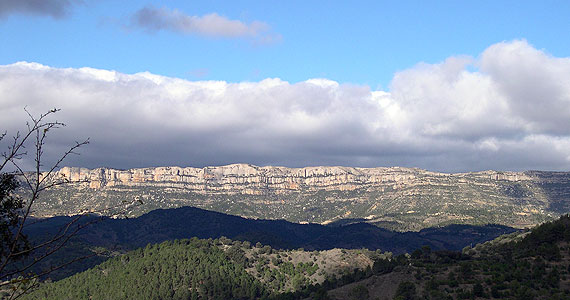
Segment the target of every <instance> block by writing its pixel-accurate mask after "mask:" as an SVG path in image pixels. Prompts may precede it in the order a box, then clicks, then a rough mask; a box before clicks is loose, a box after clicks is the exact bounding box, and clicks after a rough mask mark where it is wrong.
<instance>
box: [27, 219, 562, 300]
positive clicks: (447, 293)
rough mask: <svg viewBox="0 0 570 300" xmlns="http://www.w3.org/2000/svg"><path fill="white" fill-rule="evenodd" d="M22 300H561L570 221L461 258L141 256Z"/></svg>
mask: <svg viewBox="0 0 570 300" xmlns="http://www.w3.org/2000/svg"><path fill="white" fill-rule="evenodd" d="M27 297H28V298H25V299H38V298H53V299H66V298H72V299H91V298H96V299H117V298H121V299H130V298H133V299H155V298H156V299H343V300H344V299H397V300H400V299H523V300H524V299H529V300H530V299H569V298H570V216H568V215H565V216H562V217H561V218H560V219H559V220H557V221H554V222H549V223H545V224H543V225H540V226H538V227H536V228H535V229H533V230H532V231H531V232H526V233H521V232H517V233H513V234H510V235H504V236H501V237H500V238H498V239H496V240H493V241H490V242H487V243H485V244H479V245H477V246H475V247H473V248H470V247H466V248H465V249H464V250H463V251H462V252H457V251H447V250H446V251H433V250H432V249H431V248H430V247H429V246H424V247H421V248H420V249H417V250H415V251H414V252H412V254H411V255H399V256H392V255H391V254H390V253H381V252H379V251H376V252H373V251H368V250H348V251H347V250H340V249H334V250H328V251H313V252H308V251H303V250H296V251H283V250H281V251H279V250H275V249H272V248H271V247H269V246H262V245H261V244H258V245H257V246H251V243H249V242H243V243H242V242H235V241H231V240H229V239H226V238H222V239H218V240H211V239H210V240H198V239H192V240H182V241H175V242H165V243H162V244H158V245H154V246H150V245H149V246H147V247H145V248H141V249H138V250H136V251H133V252H129V253H128V254H126V255H123V256H119V257H116V258H113V259H111V260H109V261H107V262H105V263H103V264H101V265H99V266H97V267H95V268H93V269H91V270H89V271H86V272H83V273H80V274H77V275H74V276H72V277H69V278H67V279H64V280H61V281H59V282H56V283H52V284H44V285H43V286H41V287H40V288H39V289H38V290H36V291H34V292H33V293H32V294H31V295H28V296H27Z"/></svg>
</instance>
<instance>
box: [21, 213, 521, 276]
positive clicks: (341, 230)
mask: <svg viewBox="0 0 570 300" xmlns="http://www.w3.org/2000/svg"><path fill="white" fill-rule="evenodd" d="M70 220H72V217H54V218H49V219H45V220H41V222H36V223H34V224H33V225H30V226H28V227H26V234H28V235H29V236H30V237H31V238H33V239H35V240H41V237H42V236H46V235H47V236H50V233H55V232H56V231H58V230H59V229H60V228H61V227H62V226H63V225H65V224H67V223H69V222H70ZM93 221H96V223H94V224H91V225H89V226H87V227H86V228H84V229H82V230H81V231H80V232H79V234H78V235H77V236H76V237H75V238H74V239H72V241H71V243H70V245H69V246H68V247H67V248H66V250H64V251H60V252H59V253H57V257H52V258H51V259H50V260H49V261H47V262H46V264H51V265H57V264H58V263H59V261H58V259H59V260H61V261H63V260H64V259H69V257H70V256H72V255H75V256H81V255H89V254H92V253H93V251H94V250H96V251H99V252H100V251H101V250H102V249H101V248H104V249H107V250H110V251H111V252H115V253H121V252H124V251H126V250H132V249H136V248H139V247H144V246H146V245H147V244H154V243H161V242H163V241H167V240H174V239H184V238H191V237H198V238H220V237H227V238H231V239H234V240H241V241H248V242H250V243H253V244H255V243H261V244H264V245H269V246H271V247H273V248H276V249H298V248H303V249H306V250H329V249H333V248H345V249H361V248H366V249H370V250H377V249H379V250H381V251H389V252H392V253H395V254H401V253H404V252H412V251H413V250H415V249H417V248H419V247H421V246H423V245H428V246H430V247H431V248H432V249H434V250H441V249H447V250H459V249H462V248H463V247H465V246H468V245H473V244H477V243H481V242H484V241H488V240H491V239H493V238H495V237H497V236H499V235H502V234H505V233H511V232H513V231H515V229H513V228H509V227H505V226H501V225H486V226H469V225H449V226H446V227H442V228H428V229H424V230H422V231H419V232H405V233H401V232H393V231H389V230H386V229H382V228H378V227H376V226H373V225H370V224H366V223H357V224H350V225H346V226H334V227H333V226H324V225H319V224H297V223H291V222H287V221H283V220H252V219H245V218H242V217H237V216H231V215H226V214H222V213H218V212H212V211H206V210H202V209H199V208H193V207H181V208H176V209H158V210H154V211H151V212H150V213H147V214H145V215H142V216H140V217H138V218H133V219H112V218H103V219H99V218H98V217H93V216H92V217H84V218H82V219H81V220H80V222H77V223H76V224H75V225H74V226H81V225H82V224H85V223H89V222H93ZM104 252H105V253H107V254H105V255H110V254H109V253H108V251H104ZM105 258H106V257H105V256H96V257H92V258H90V259H88V260H85V261H83V262H82V263H80V264H75V265H71V266H69V267H68V268H64V269H62V270H58V271H57V272H54V273H52V274H51V277H52V278H54V279H59V278H63V277H66V276H68V275H70V274H73V273H75V272H77V271H82V270H85V269H86V268H89V267H92V266H94V265H95V264H97V263H100V262H101V261H102V260H104V259H105Z"/></svg>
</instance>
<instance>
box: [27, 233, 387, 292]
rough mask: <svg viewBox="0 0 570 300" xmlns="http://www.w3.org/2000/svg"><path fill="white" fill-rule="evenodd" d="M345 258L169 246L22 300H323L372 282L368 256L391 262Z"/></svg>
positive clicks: (227, 246)
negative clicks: (305, 299)
mask: <svg viewBox="0 0 570 300" xmlns="http://www.w3.org/2000/svg"><path fill="white" fill-rule="evenodd" d="M343 252H344V253H343ZM343 252H341V250H339V249H334V250H328V251H312V252H310V251H304V250H288V251H283V250H280V251H278V250H275V249H272V248H271V247H269V246H263V245H261V244H257V245H255V246H252V245H251V243H249V242H239V241H232V240H230V239H227V238H224V237H222V238H220V239H215V240H212V239H207V240H201V239H197V238H193V239H190V240H177V241H173V242H171V241H169V242H163V243H161V244H155V245H148V246H146V247H144V248H140V249H137V250H135V251H131V252H128V253H127V254H125V255H121V256H116V257H114V258H111V259H109V260H108V261H106V262H104V263H102V264H100V265H98V266H96V267H94V268H92V269H90V270H87V271H85V272H82V273H79V274H76V275H74V276H71V277H68V278H65V279H63V280H60V281H57V282H54V283H44V284H42V285H40V286H39V287H38V288H37V289H36V290H35V291H33V292H32V293H31V294H29V295H26V296H25V297H24V298H23V299H300V298H302V297H307V296H311V297H315V298H316V299H327V298H326V289H330V288H333V287H337V286H340V285H343V284H346V283H349V282H354V281H356V280H360V279H362V278H365V277H367V276H370V275H371V274H372V273H371V272H372V271H371V270H372V269H371V265H372V260H371V258H375V257H376V258H377V257H381V256H384V257H387V256H389V254H382V253H377V252H371V251H367V250H364V249H360V250H343ZM332 258H334V260H333V259H332ZM326 261H328V263H325V262H326ZM361 292H363V291H361Z"/></svg>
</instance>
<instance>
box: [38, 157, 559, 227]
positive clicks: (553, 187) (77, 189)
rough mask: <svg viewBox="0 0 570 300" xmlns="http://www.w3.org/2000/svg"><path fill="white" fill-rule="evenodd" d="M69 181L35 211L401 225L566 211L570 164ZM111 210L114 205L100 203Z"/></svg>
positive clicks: (516, 218)
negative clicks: (122, 209)
mask: <svg viewBox="0 0 570 300" xmlns="http://www.w3.org/2000/svg"><path fill="white" fill-rule="evenodd" d="M56 176H58V177H62V178H63V177H64V178H66V179H67V180H70V181H71V182H75V183H70V184H66V185H62V186H58V187H56V188H53V189H51V190H48V191H46V193H45V194H44V196H43V198H41V199H39V201H38V202H37V203H36V207H35V211H34V215H35V216H36V217H49V216H59V215H76V214H79V213H83V212H88V211H104V209H105V208H108V207H115V206H117V205H118V204H120V203H121V202H124V201H125V200H127V201H130V200H133V199H138V200H141V201H142V202H143V203H144V205H141V206H138V207H134V208H129V209H128V211H127V216H129V217H136V216H140V215H142V214H144V213H146V212H149V211H152V210H154V209H159V208H175V207H182V206H193V207H199V208H203V209H207V210H212V211H218V212H222V213H225V214H231V215H237V216H242V217H246V218H254V219H276V220H277V219H283V220H287V221H291V222H296V223H320V224H329V223H338V222H342V223H343V224H345V223H347V222H351V221H347V220H353V222H367V223H371V224H374V225H376V226H379V227H383V228H387V229H392V230H398V231H409V230H416V231H417V230H421V229H423V228H428V227H434V226H445V225H448V224H471V225H483V224H501V225H505V226H510V227H515V228H525V227H531V226H534V225H536V224H539V223H541V222H544V221H546V220H550V219H552V218H555V217H557V216H559V215H561V214H563V213H566V212H568V211H569V210H570V202H569V201H567V199H569V198H570V173H569V172H545V171H526V172H503V171H482V172H472V173H457V174H447V173H439V172H430V171H426V170H421V169H415V168H402V167H390V168H353V167H305V168H286V167H272V166H267V167H259V166H254V165H248V164H233V165H227V166H219V167H204V168H181V167H156V168H140V169H130V170H115V169H107V168H98V169H85V168H71V167H65V168H62V169H61V170H60V171H58V173H57V174H56ZM103 214H105V215H109V216H113V215H114V212H113V211H104V213H103Z"/></svg>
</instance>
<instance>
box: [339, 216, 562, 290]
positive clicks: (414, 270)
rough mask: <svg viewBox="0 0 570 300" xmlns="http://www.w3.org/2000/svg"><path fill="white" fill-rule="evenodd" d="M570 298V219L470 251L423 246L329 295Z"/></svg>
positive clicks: (508, 236) (476, 247)
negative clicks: (387, 269) (400, 261)
mask: <svg viewBox="0 0 570 300" xmlns="http://www.w3.org/2000/svg"><path fill="white" fill-rule="evenodd" d="M355 291H358V292H359V293H360V294H361V295H366V297H362V298H360V299H517V300H520V299H529V300H530V299H570V216H568V215H564V216H562V217H561V218H560V219H558V220H556V221H553V222H547V223H545V224H542V225H540V226H538V227H536V228H534V229H533V230H532V231H531V232H528V233H524V234H521V233H515V234H510V235H505V236H502V237H500V238H498V239H496V240H493V241H489V242H486V243H484V244H480V245H477V246H475V247H474V248H470V247H466V248H465V249H464V250H463V252H450V251H432V250H431V249H429V247H423V248H421V249H418V250H416V251H414V252H413V253H412V255H411V257H410V259H409V260H407V261H406V262H405V263H403V264H400V265H399V266H396V267H394V268H393V269H392V270H391V271H390V272H375V275H373V276H370V277H369V278H366V279H364V280H362V281H357V282H354V283H351V284H349V285H345V286H342V287H339V288H337V289H334V290H331V291H329V293H328V294H329V296H330V298H331V299H351V296H350V295H352V294H354V293H355Z"/></svg>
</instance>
